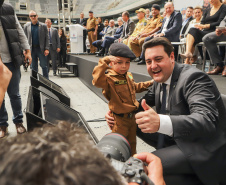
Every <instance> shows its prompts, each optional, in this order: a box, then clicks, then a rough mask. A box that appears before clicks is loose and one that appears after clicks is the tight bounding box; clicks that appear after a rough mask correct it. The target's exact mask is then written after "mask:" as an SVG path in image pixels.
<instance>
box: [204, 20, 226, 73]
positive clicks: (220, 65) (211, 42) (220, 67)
mask: <svg viewBox="0 0 226 185" xmlns="http://www.w3.org/2000/svg"><path fill="white" fill-rule="evenodd" d="M220 27H222V28H225V29H221V30H220V29H216V31H215V32H212V33H208V34H206V35H205V36H204V37H203V42H204V44H205V46H206V49H207V51H208V53H209V56H210V59H211V61H212V63H214V64H215V66H216V67H215V68H214V69H213V70H212V71H209V72H207V74H209V75H218V74H219V73H222V76H223V77H226V64H224V62H223V60H222V57H221V56H220V53H219V51H218V48H217V45H216V43H217V42H223V41H226V16H225V18H224V19H223V20H222V21H221V23H220ZM225 57H226V56H225Z"/></svg>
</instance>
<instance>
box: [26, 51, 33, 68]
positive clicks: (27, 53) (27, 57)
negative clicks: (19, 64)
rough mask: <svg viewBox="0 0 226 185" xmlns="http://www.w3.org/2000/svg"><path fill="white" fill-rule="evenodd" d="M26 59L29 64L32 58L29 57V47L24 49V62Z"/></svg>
mask: <svg viewBox="0 0 226 185" xmlns="http://www.w3.org/2000/svg"><path fill="white" fill-rule="evenodd" d="M28 60H29V65H31V62H32V58H31V50H30V49H26V50H25V51H24V62H27V61H28Z"/></svg>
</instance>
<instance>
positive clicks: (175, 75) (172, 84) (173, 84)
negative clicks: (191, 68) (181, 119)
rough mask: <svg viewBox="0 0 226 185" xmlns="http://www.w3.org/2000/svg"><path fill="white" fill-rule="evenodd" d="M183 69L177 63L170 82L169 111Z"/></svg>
mask: <svg viewBox="0 0 226 185" xmlns="http://www.w3.org/2000/svg"><path fill="white" fill-rule="evenodd" d="M181 69H182V67H180V66H179V65H178V64H177V63H175V66H174V69H173V74H172V78H171V82H170V90H169V98H168V109H171V107H170V106H171V99H172V96H173V94H174V91H175V89H176V86H177V81H178V78H179V76H180V73H181Z"/></svg>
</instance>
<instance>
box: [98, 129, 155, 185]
mask: <svg viewBox="0 0 226 185" xmlns="http://www.w3.org/2000/svg"><path fill="white" fill-rule="evenodd" d="M97 148H98V149H99V151H100V152H102V153H103V154H104V155H105V156H106V157H107V158H109V160H110V161H111V164H112V166H113V167H114V168H115V169H116V170H117V171H118V172H120V173H121V175H122V176H124V177H125V178H126V180H127V182H135V183H138V184H143V182H144V181H146V182H147V183H148V184H149V185H154V184H153V182H151V180H150V179H149V178H148V176H147V175H146V173H145V171H144V163H143V162H142V161H141V160H140V159H136V158H134V157H131V148H130V144H129V142H128V141H127V139H126V138H125V137H124V136H123V135H121V134H118V133H109V134H107V135H105V136H104V137H103V138H102V139H101V140H100V141H99V143H98V144H97Z"/></svg>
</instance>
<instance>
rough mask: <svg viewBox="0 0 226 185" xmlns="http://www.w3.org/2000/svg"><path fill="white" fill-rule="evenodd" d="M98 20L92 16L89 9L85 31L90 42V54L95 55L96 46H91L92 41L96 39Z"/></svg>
mask: <svg viewBox="0 0 226 185" xmlns="http://www.w3.org/2000/svg"><path fill="white" fill-rule="evenodd" d="M97 29H98V21H97V18H95V17H94V16H93V11H89V19H88V20H87V32H88V39H89V43H90V54H91V55H95V52H96V48H95V46H93V42H94V41H96V40H97Z"/></svg>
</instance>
